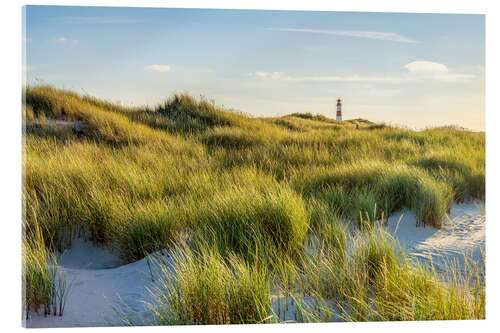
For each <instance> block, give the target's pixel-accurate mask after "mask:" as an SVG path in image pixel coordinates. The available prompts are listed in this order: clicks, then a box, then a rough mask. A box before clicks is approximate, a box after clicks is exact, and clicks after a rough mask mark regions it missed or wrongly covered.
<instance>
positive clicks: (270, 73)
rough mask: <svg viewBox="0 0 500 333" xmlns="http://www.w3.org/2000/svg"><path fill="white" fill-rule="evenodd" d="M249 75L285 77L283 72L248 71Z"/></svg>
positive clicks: (274, 77) (273, 77)
mask: <svg viewBox="0 0 500 333" xmlns="http://www.w3.org/2000/svg"><path fill="white" fill-rule="evenodd" d="M248 75H249V76H253V77H259V78H272V79H278V78H282V77H283V72H253V73H248Z"/></svg>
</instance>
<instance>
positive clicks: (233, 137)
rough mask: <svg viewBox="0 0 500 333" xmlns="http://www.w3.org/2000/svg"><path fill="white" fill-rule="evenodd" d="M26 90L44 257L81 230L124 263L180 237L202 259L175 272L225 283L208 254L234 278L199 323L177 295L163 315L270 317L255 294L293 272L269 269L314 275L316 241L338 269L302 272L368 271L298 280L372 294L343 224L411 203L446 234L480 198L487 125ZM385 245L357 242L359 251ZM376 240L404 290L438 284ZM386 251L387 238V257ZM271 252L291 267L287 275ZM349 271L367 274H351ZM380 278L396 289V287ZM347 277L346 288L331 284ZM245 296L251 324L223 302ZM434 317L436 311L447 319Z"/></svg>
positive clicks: (32, 185) (30, 187)
mask: <svg viewBox="0 0 500 333" xmlns="http://www.w3.org/2000/svg"><path fill="white" fill-rule="evenodd" d="M23 94H24V97H25V102H24V107H23V112H24V117H23V119H24V125H25V126H24V130H25V152H24V175H25V183H24V184H25V185H24V188H23V196H24V201H25V206H26V209H25V218H24V221H23V223H24V230H25V234H26V237H27V239H38V241H37V242H38V245H39V246H42V245H43V249H45V250H44V251H47V253H53V252H54V251H56V250H59V251H62V250H64V249H65V248H68V247H70V246H71V240H72V239H73V237H74V236H75V235H77V234H86V235H87V236H88V237H89V238H90V239H91V240H92V241H93V242H95V243H101V244H104V245H106V246H108V247H112V248H115V249H116V250H117V251H118V253H119V254H120V256H121V258H122V259H123V262H124V263H127V262H132V261H135V260H139V259H141V258H143V257H145V256H146V255H148V254H150V253H152V252H155V251H157V250H160V249H163V248H168V247H171V246H172V245H171V244H175V243H177V242H179V241H180V240H183V241H186V244H188V245H187V246H188V247H189V248H190V251H194V252H195V253H198V254H199V253H202V255H201V258H204V259H202V260H201V259H199V257H196V258H198V259H194V258H193V259H192V260H191V259H190V260H191V261H189V263H190V265H192V267H191V266H190V267H188V266H182V267H181V266H179V271H186V272H192V270H195V269H197V270H198V271H199V272H200V279H202V278H203V276H206V279H207V280H206V281H194V280H193V281H191V282H190V283H193V288H195V286H196V285H197V284H199V288H201V286H203V284H204V283H209V279H212V278H213V279H215V277H213V275H210V274H212V273H213V272H212V273H211V272H210V268H209V267H204V266H203V265H204V261H205V260H206V261H211V262H212V263H213V264H214V265H218V266H217V267H218V269H220V270H221V272H225V273H221V274H222V276H217V279H219V281H218V283H220V284H221V286H213V287H214V288H215V289H214V290H213V293H214V297H216V299H217V302H218V303H217V304H215V303H214V304H213V306H214V307H215V308H214V309H217V311H215V310H214V311H215V312H216V313H217V314H216V315H214V316H211V315H210V316H209V317H206V318H205V317H204V318H203V319H200V318H199V316H201V315H206V314H205V313H199V314H193V315H191V314H188V313H190V311H192V310H193V309H191V310H189V309H187V308H186V306H187V304H182V302H184V301H183V300H182V299H178V300H172V302H174V301H175V302H178V303H175V304H177V305H176V306H178V311H177V312H176V313H170V314H168V317H169V319H168V322H186V323H187V322H192V323H195V322H196V323H201V322H203V323H212V322H259V321H261V320H264V319H265V318H267V317H266V315H264V314H263V313H264V312H266V313H267V310H265V309H267V307H268V303H267V300H266V301H265V302H264V301H263V300H264V298H265V297H267V296H264V295H268V294H265V293H262V294H261V292H262V290H263V289H265V288H264V287H263V286H264V285H267V284H269V283H271V282H272V281H284V280H289V281H291V280H293V279H290V278H287V279H285V278H284V277H285V275H286V274H281V276H280V277H279V278H275V274H277V273H275V271H282V272H287V271H288V270H289V269H290V270H295V271H296V272H303V271H304V270H307V269H309V268H307V269H306V268H304V265H306V263H305V262H302V263H301V257H302V256H303V253H304V252H307V249H308V248H309V245H310V243H311V240H312V239H313V240H314V242H317V244H320V245H318V247H319V248H323V249H328V251H334V252H332V253H331V254H332V256H331V261H329V262H325V263H324V261H323V260H326V259H321V260H322V261H319V262H318V263H312V262H309V263H307V265H312V266H311V267H315V265H316V264H317V265H319V264H321V265H323V263H324V265H323V266H321V270H322V271H323V270H325V269H332V270H333V269H334V267H337V268H339V267H341V268H342V269H340V272H344V273H342V274H345V275H348V274H353V275H355V276H353V277H352V279H358V280H355V281H350V280H349V279H347V278H346V277H345V276H337V277H335V278H334V280H331V281H330V280H328V279H332V277H328V279H327V280H325V282H322V283H321V284H318V285H317V286H315V287H314V288H312V287H307V288H306V285H307V283H306V281H307V279H306V278H305V277H304V278H303V279H301V281H302V282H301V283H300V284H301V285H302V288H303V289H304V290H305V289H311V290H309V291H308V292H310V293H316V294H318V295H320V296H322V297H323V296H325V297H326V296H328V295H327V294H324V293H323V292H322V291H321V290H330V292H332V293H333V294H332V295H336V297H341V296H342V294H341V290H340V289H342V290H344V291H343V292H344V293H345V292H346V290H347V291H348V290H352V292H353V293H354V292H355V291H356V290H357V291H356V292H362V291H366V290H367V289H366V288H368V286H369V287H370V288H372V287H373V285H374V283H375V285H377V283H379V282H377V281H378V280H377V279H378V275H380V274H378V271H377V269H378V268H374V269H375V271H373V269H372V272H371V273H369V274H368V275H369V276H371V277H370V278H369V279H368V281H371V282H366V281H367V280H366V279H365V280H363V279H361V275H363V274H365V273H363V274H362V272H365V270H368V271H370V269H369V268H367V267H364V268H363V266H360V265H361V262H362V260H361V259H357V260H358V261H356V260H355V258H354V257H351V256H350V255H347V254H346V253H347V252H348V245H347V244H348V241H347V238H346V237H347V236H345V235H346V230H347V227H345V226H342V225H341V224H339V223H338V222H339V221H341V220H352V221H357V225H358V226H359V227H360V228H361V229H363V232H370V230H371V227H372V224H373V221H376V220H378V219H380V218H383V217H387V216H388V215H389V214H391V213H392V212H394V211H397V210H401V209H408V210H411V211H413V212H414V213H415V215H416V216H417V218H418V220H419V223H421V224H426V225H432V226H434V227H437V228H439V227H440V226H441V222H442V220H443V217H444V215H445V213H446V211H447V210H448V209H449V207H450V205H451V203H452V202H453V201H456V202H461V201H465V200H468V199H471V198H479V199H484V195H485V194H484V193H485V180H484V178H485V177H484V176H485V150H484V144H485V138H484V133H475V132H471V131H467V130H463V129H459V128H454V127H442V128H434V129H428V130H424V131H413V130H410V129H402V128H397V127H392V126H388V125H385V124H374V123H371V122H369V121H367V120H363V119H355V120H350V121H342V122H340V121H336V120H333V119H329V118H327V117H325V116H320V115H312V114H291V115H287V116H283V117H279V118H252V117H249V116H246V115H244V114H241V113H238V112H235V111H234V110H229V109H225V108H222V107H219V106H217V105H216V104H215V103H214V102H210V101H207V100H205V99H198V100H197V99H195V98H193V97H191V96H189V95H187V94H177V95H173V96H172V97H170V98H169V99H167V100H166V101H165V102H164V103H162V104H160V105H158V106H156V107H135V108H128V107H123V106H120V105H116V104H113V103H110V102H107V101H102V100H99V99H96V98H93V97H91V96H81V95H78V94H76V93H74V92H71V91H65V90H59V89H55V88H52V87H48V86H32V87H25V88H24V90H23ZM356 125H358V128H356ZM367 221H369V222H367ZM35 235H39V238H36V237H38V236H36V237H35ZM344 236H345V237H344ZM373 237H375V236H373ZM379 241H380V240H379V239H377V240H376V241H375V240H373V239H372V240H370V238H366V239H364V240H363V241H361V240H359V242H360V244H359V248H360V251H361V249H363V248H364V247H366V246H369V245H370V244H372V243H374V242H379ZM207 244H209V245H210V246H208V245H207ZM308 244H309V245H308ZM381 244H384V243H383V242H382V243H381ZM32 245H33V244H31V243H27V242H25V247H26V248H27V249H28V250H30V251H31V250H33V249H36V248H30V247H29V246H32ZM38 245H37V246H38ZM380 246H382V245H380V244H377V245H376V246H375V249H378V250H377V251H379V250H380V251H382V252H381V254H380V253H378V254H377V253H375V254H374V255H375V257H374V258H378V257H380V256H381V258H382V259H381V260H382V262H383V263H384V264H383V265H386V266H387V265H390V267H389V266H387V267H386V268H387V269H388V270H389V272H390V273H391V278H394V279H395V281H394V284H395V285H397V284H396V278H400V279H403V278H405V279H407V280H408V281H413V282H411V283H414V285H412V286H411V287H412V288H413V287H414V288H416V289H418V288H420V289H422V288H424V289H425V288H431V287H428V286H427V285H419V283H422V284H424V282H419V281H420V280H418V279H417V278H416V277H415V278H414V280H412V279H413V276H417V275H418V274H417V275H415V274H416V273H414V272H413V271H412V272H411V273H408V270H409V268H407V267H409V266H408V265H407V264H404V265H403V264H402V263H401V262H400V259H399V258H397V257H391V256H388V257H385V255H384V253H385V252H384V251H385V250H384V249H380V248H379V247H380ZM334 249H335V250H334ZM391 250H394V249H393V248H392V247H391V246H389V247H388V248H387V251H388V252H390V251H391ZM367 251H368V249H367ZM387 251H386V252H387ZM28 252H29V251H28ZM28 252H27V253H28ZM35 252H36V251H35ZM337 252H338V253H339V254H338V255H333V253H337ZM369 252H370V251H368V252H367V253H366V254H363V256H369ZM393 252H394V251H393ZM198 254H197V256H198ZM359 255H360V256H361V252H359ZM193 256H194V255H193ZM36 257H37V258H42V257H43V256H38V255H37V256H36ZM221 258H222V259H221ZM257 258H258V260H257ZM40 260H42V259H40ZM200 260H201V261H200ZM377 260H378V259H377ZM390 260H392V261H390ZM215 261H220V262H219V263H217V264H215ZM277 261H279V262H281V264H283V265H285V266H286V267H288V268H286V269H285V268H283V267H282V268H277V267H276V265H278V263H276V262H277ZM302 261H303V260H302ZM41 262H42V263H43V260H42V261H41ZM287 262H290V263H289V264H286V263H287ZM313 264H315V265H313ZM186 265H187V264H186ZM245 265H247V266H245ZM253 265H257V266H258V267H259V269H260V270H262V272H265V271H267V272H268V273H266V274H267V275H266V276H267V277H265V279H264V277H263V279H264V280H262V281H261V280H258V281H256V282H255V283H256V284H260V283H262V285H259V286H258V287H256V289H251V288H250V287H247V286H239V285H237V282H238V281H236V280H238V279H243V280H245V279H247V280H248V281H254V280H252V279H255V278H256V277H254V276H253V275H251V274H250V273H251V271H252V270H253V269H254V268H255V267H254V266H253ZM328 265H331V267H329V266H328ZM346 265H347V266H350V268H349V267H344V266H346ZM42 266H43V265H42ZM351 266H352V267H351ZM44 267H45V266H44ZM245 267H246V268H245ZM264 267H265V269H264ZM354 267H357V268H356V269H357V270H355V271H352V270H351V269H354ZM359 267H361V268H359ZM375 267H379V264H376V265H375ZM384 267H385V266H384ZM401 267H403V268H401ZM405 267H406V268H405ZM292 268H293V269H292ZM384 269H385V268H384ZM238 270H239V271H238ZM236 272H239V273H237V274H240V275H237V276H238V279H236V278H235V274H236ZM290 272H291V271H290ZM186 274H187V273H186ZM249 274H250V275H249ZM262 274H264V273H262ZM297 274H298V273H297ZM301 274H302V275H304V274H303V273H301ZM318 274H319V273H318ZM405 274H410V275H411V274H413V275H411V276H412V277H409V275H405ZM422 274H424V273H422ZM425 274H427V273H425ZM425 274H424V275H425ZM358 275H359V276H358ZM425 276H428V275H425ZM187 278H188V277H186V279H187ZM190 278H192V279H195V278H196V277H190ZM235 279H236V280H235ZM321 279H323V277H322V278H321ZM360 279H361V280H360ZM415 279H416V280H415ZM313 280H314V279H313ZM424 280H425V279H424ZM186 281H188V280H186ZM270 281H271V282H270ZM328 281H330V282H328ZM349 281H350V282H349ZM360 281H361V282H362V283H361V282H360ZM383 281H384V283H386V282H387V283H388V284H389V285H390V282H391V281H389V280H387V279H386V280H383ZM264 282H265V283H264ZM179 283H181V281H179ZM212 283H215V281H213V282H212ZM252 283H254V282H252ZM405 283H406V282H405ZM408 283H410V282H408ZM271 284H272V283H271ZM330 284H332V286H330ZM337 284H338V285H339V286H341V288H334V287H333V286H335V285H337ZM433 284H434V283H433ZM288 285H289V284H288ZM322 286H323V287H322ZM178 287H179V288H181V289H182V288H188V287H187V285H182V284H179V285H178ZM217 288H218V289H217ZM228 288H229V289H231V288H232V289H231V290H233V291H227V290H228ZM248 288H250V289H248ZM252 288H253V287H252ZM266 288H267V287H266ZM356 288H358V289H359V288H361V289H359V290H358V289H356ZM363 288H364V289H363ZM436 288H438V287H436ZM439 288H440V287H439ZM461 288H462V287H461ZM291 289H293V288H292V287H290V286H288V287H286V288H285V289H284V290H291ZM313 289H314V290H313ZM462 289H463V288H462ZM235 290H237V291H235ZM249 290H253V291H251V292H252V293H257V294H258V295H257V294H255V295H257V296H255V295H254V296H255V297H256V298H255V299H254V301H255V302H254V303H255V304H253V305H245V306H247V307H248V308H249V309H250V308H251V309H257V310H255V311H254V310H249V316H250V317H245V318H243V319H242V318H240V319H241V320H240V319H238V316H242V315H243V314H233V312H232V311H233V310H231V307H232V306H233V305H231V304H229V303H231V302H233V301H234V302H236V299H237V297H239V296H238V295H237V294H238V293H244V292H249ZM335 290H336V291H335ZM429 290H430V291H429V292H431V291H432V290H434V289H432V288H431V289H429ZM440 290H441V289H440ZM446 290H447V289H446ZM320 291H321V292H320ZM334 291H335V292H334ZM183 292H185V293H189V292H190V291H189V290H187V289H186V290H184V291H183ZM193 292H194V291H193ZM287 292H288V291H287ZM426 292H427V291H426ZM432 292H435V291H432ZM440 292H442V291H440ZM165 293H167V294H168V293H169V291H168V290H166V291H165ZM228 293H229V294H228ZM267 293H269V291H268V292H267ZM290 293H291V291H290ZM390 293H391V294H390V295H389V296H388V295H385V296H383V297H382V296H381V297H382V298H380V299H384V297H389V298H388V299H389V300H388V301H387V302H385V301H384V302H385V303H384V304H390V302H396V301H395V300H393V298H394V299H397V300H404V299H406V301H408V302H409V303H408V304H410V303H411V302H410V300H412V299H413V298H408V297H410V296H408V295H399V294H395V293H396V292H395V291H390ZM442 293H443V294H442V297H441V296H439V297H440V298H445V297H448V298H450V299H453V300H455V299H457V297H458V296H456V295H454V294H453V295H452V294H449V293H446V292H442ZM392 294H394V295H395V296H391V295H392ZM332 295H330V296H332ZM348 295H350V296H349V297H351V299H356V300H358V302H357V303H356V302H354V301H353V302H354V303H352V304H350V305H352V306H353V307H356V306H359V307H360V309H361V308H362V307H363V306H365V305H364V303H363V302H364V301H365V300H366V297H368V296H367V295H373V294H372V291H370V293H366V294H363V295H361V296H363V297H361V296H360V295H358V296H359V297H358V296H356V295H357V294H352V295H351V294H348ZM440 295H441V294H440ZM330 296H328V297H330ZM193 297H194V296H193ZM252 297H253V296H252ZM332 297H333V296H332ZM356 297H357V298H356ZM370 297H371V296H370ZM390 297H393V298H390ZM405 297H406V298H405ZM412 297H413V296H412ZM415 297H417V296H415ZM344 298H346V297H345V295H344ZM169 299H170V298H169ZM195 301H197V300H195V299H193V302H195ZM240 301H242V302H243V300H240ZM169 302H170V300H169ZM200 302H201V301H200ZM238 302H239V301H238ZM252 302H253V301H252ZM35 303H36V302H35ZM199 304H204V306H205V305H206V304H205V303H199ZM235 304H236V303H235ZM356 304H358V305H356ZM240 305H241V304H240ZM200 306H201V305H200ZM234 306H236V305H234ZM238 306H239V305H238ZM426 306H427V305H426ZM221 309H222V310H221ZM453 309H456V310H453V311H455V312H456V314H457V316H456V317H455V318H458V317H463V318H469V317H474V316H476V317H480V315H471V312H467V311H468V310H467V311H465V310H463V311H462V310H461V309H463V308H460V307H458V306H457V307H456V308H453ZM365 310H366V309H365ZM365 310H363V311H365ZM360 311H361V310H360ZM366 311H368V310H366ZM366 311H365V312H366ZM370 311H371V310H370ZM370 311H368V313H371V312H370ZM377 311H378V312H377V313H379V312H380V313H381V314H380V315H379V316H378V317H377V315H374V314H373V313H371V314H369V315H366V316H365V314H364V313H365V312H362V311H361V312H360V313H361V315H356V316H354V317H353V318H356V319H359V320H368V319H374V320H377V319H381V320H384V319H385V318H389V319H391V318H421V315H422V316H423V314H425V312H423V313H422V314H419V315H417V314H414V313H413V314H409V315H407V316H406V315H404V316H403V315H401V316H400V317H398V316H397V315H396V314H394V313H391V312H390V311H389V310H386V309H383V311H389V312H388V313H386V312H383V311H382V310H379V309H378V310H377ZM394 311H395V310H394ZM408 311H409V310H408ZM422 311H424V310H422ZM436 313H438V314H436V315H435V316H434V317H433V318H441V317H442V318H449V317H453V316H451V314H449V313H448V314H446V313H439V312H436ZM267 315H269V314H268V313H267ZM320 317H321V318H322V316H319V315H318V316H317V318H320ZM172 318H173V319H172ZM181 318H182V320H181ZM309 318H312V317H309ZM315 318H316V317H315ZM271 321H272V320H271Z"/></svg>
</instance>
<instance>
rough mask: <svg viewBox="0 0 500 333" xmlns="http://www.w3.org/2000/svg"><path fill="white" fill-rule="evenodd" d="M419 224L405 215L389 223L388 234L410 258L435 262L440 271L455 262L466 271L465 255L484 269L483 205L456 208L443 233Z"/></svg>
mask: <svg viewBox="0 0 500 333" xmlns="http://www.w3.org/2000/svg"><path fill="white" fill-rule="evenodd" d="M400 219H401V221H400V222H399V226H398V221H399V220H400ZM415 221H416V219H415V215H414V214H413V213H412V212H408V211H405V212H399V213H395V214H393V215H391V217H390V218H389V222H388V231H389V232H390V233H391V234H392V235H393V236H394V238H395V239H396V240H398V242H399V243H400V245H401V246H402V247H404V248H405V250H406V253H407V254H409V255H411V256H412V257H414V258H417V259H418V260H420V261H421V262H423V263H426V262H430V261H431V260H432V263H433V264H434V266H435V267H436V268H437V269H439V268H441V269H443V268H444V265H446V264H451V263H452V262H453V261H455V262H456V265H457V268H458V269H459V270H461V271H464V270H465V266H464V261H463V258H464V254H468V255H470V254H472V257H473V259H474V261H477V262H480V263H482V264H483V265H484V262H483V260H484V257H483V255H482V253H484V250H485V231H486V229H485V214H484V204H483V203H482V202H480V201H472V202H469V203H464V204H455V205H453V206H452V208H451V210H450V213H449V214H448V216H447V218H445V220H444V221H443V226H442V228H441V229H435V228H433V227H430V226H428V227H417V226H416V223H415ZM396 228H397V229H396Z"/></svg>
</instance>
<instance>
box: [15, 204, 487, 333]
mask: <svg viewBox="0 0 500 333" xmlns="http://www.w3.org/2000/svg"><path fill="white" fill-rule="evenodd" d="M398 221H399V225H398ZM387 229H388V231H389V232H390V233H391V234H393V235H394V237H395V239H397V240H398V241H399V243H400V244H401V246H403V247H404V248H405V249H406V251H407V253H408V254H409V255H411V256H413V257H415V258H417V259H418V260H421V261H422V262H424V263H425V262H428V261H429V260H430V258H432V261H433V262H434V264H435V265H437V266H442V265H443V263H444V262H445V261H451V260H457V262H458V264H459V269H463V263H462V262H461V261H460V258H461V257H462V256H463V254H464V253H465V252H471V253H472V254H473V256H474V258H475V259H476V260H479V261H481V260H482V255H481V251H484V248H485V217H484V205H483V204H482V203H481V202H478V201H473V202H470V203H466V204H456V205H453V207H452V208H451V211H450V214H449V217H448V218H447V219H446V220H445V221H444V225H443V228H442V229H440V230H437V229H435V228H432V227H417V226H416V219H415V215H414V214H413V213H411V212H408V211H403V212H398V213H395V214H393V215H392V216H391V217H390V218H389V221H388V226H387ZM429 255H430V257H429ZM155 256H163V257H162V258H167V262H168V251H161V253H160V252H157V253H155V254H153V255H151V256H149V257H146V258H144V259H142V260H139V261H137V262H134V263H131V264H128V265H122V266H117V265H118V264H119V259H118V257H117V256H116V254H114V253H112V252H110V251H109V250H107V249H103V248H96V247H95V246H93V245H92V244H91V243H89V242H86V241H84V240H83V239H76V240H75V241H74V243H73V246H72V248H71V249H70V250H68V251H66V252H65V253H64V254H63V255H62V256H60V258H59V261H58V265H59V267H58V270H59V272H60V273H61V274H62V275H63V276H64V277H65V278H66V279H67V282H68V283H69V284H70V289H69V295H68V299H67V306H66V309H65V311H64V314H63V316H62V317H59V316H57V317H54V316H48V317H44V316H43V314H36V313H33V314H31V317H30V319H29V320H27V321H25V322H24V325H25V326H26V327H78V326H117V325H123V322H122V321H121V317H120V315H118V312H117V311H115V308H119V309H121V310H120V311H122V312H123V311H125V312H127V311H130V312H135V313H136V315H137V316H138V318H136V319H139V321H143V322H147V320H148V318H149V316H150V311H148V308H147V304H146V303H147V302H150V301H151V295H150V293H149V291H148V288H151V287H153V286H154V282H153V280H152V278H151V275H152V274H153V278H154V275H155V274H156V272H151V271H150V269H149V267H150V265H148V261H150V262H151V260H154V259H152V258H155ZM276 301H277V300H276V299H274V301H273V305H274V306H273V307H274V308H275V311H276V312H278V311H277V310H278V309H277V302H276ZM290 302H291V301H290V300H289V301H288V303H289V306H288V307H286V309H283V310H284V312H286V313H285V314H284V315H283V316H282V318H283V319H284V320H287V321H293V320H295V318H296V314H295V311H294V309H295V308H296V307H295V306H294V304H293V302H291V303H290ZM306 302H307V300H306ZM124 304H126V305H127V306H128V308H127V307H124V306H123V305H124ZM23 317H24V316H23Z"/></svg>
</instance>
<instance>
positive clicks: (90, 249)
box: [23, 239, 166, 327]
mask: <svg viewBox="0 0 500 333" xmlns="http://www.w3.org/2000/svg"><path fill="white" fill-rule="evenodd" d="M165 253H166V252H165ZM155 255H160V254H158V253H157V254H153V255H151V256H149V257H147V258H144V259H142V260H139V261H137V262H134V263H131V264H128V265H123V266H119V267H116V264H117V263H118V262H119V260H118V258H117V257H116V256H115V255H113V253H111V252H109V251H107V250H105V249H100V248H96V247H94V246H93V245H92V244H91V243H90V242H85V241H83V240H82V239H76V240H75V241H74V242H73V246H72V248H71V249H70V250H68V251H66V252H65V253H64V255H62V256H61V257H60V259H59V262H58V264H59V267H58V269H59V272H61V274H62V275H63V276H64V277H65V278H66V281H67V282H68V284H69V285H70V287H69V295H68V299H67V305H66V308H65V310H64V313H63V316H62V317H59V316H56V317H54V316H52V315H51V316H47V317H44V316H43V313H41V314H36V313H30V319H29V320H27V321H25V322H24V323H25V326H26V327H78V326H116V325H122V324H123V323H122V322H121V320H120V316H119V315H118V313H117V312H116V311H115V310H114V308H119V309H121V310H120V311H125V312H126V311H128V309H127V308H125V307H124V306H123V305H124V304H126V305H127V307H129V308H130V309H131V310H132V312H137V315H139V316H147V315H148V311H147V306H146V304H144V301H151V297H150V293H149V291H148V290H147V288H151V286H152V285H153V282H152V279H151V272H150V270H149V265H148V260H151V257H154V256H155ZM109 267H112V268H109ZM152 267H153V266H152ZM153 273H154V272H153ZM153 275H154V274H153ZM144 319H145V317H144ZM23 320H24V319H23Z"/></svg>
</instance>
